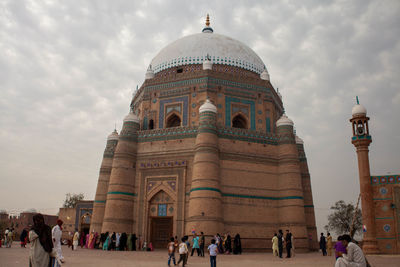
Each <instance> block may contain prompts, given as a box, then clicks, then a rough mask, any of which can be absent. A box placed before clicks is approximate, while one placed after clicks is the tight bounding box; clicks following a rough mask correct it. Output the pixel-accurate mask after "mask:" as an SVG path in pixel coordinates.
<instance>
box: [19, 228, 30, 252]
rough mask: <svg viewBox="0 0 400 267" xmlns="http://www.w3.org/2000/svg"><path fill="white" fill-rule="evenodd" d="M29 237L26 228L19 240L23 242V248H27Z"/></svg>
mask: <svg viewBox="0 0 400 267" xmlns="http://www.w3.org/2000/svg"><path fill="white" fill-rule="evenodd" d="M27 237H28V231H26V229H25V228H24V230H22V233H21V235H20V237H19V239H20V240H21V248H25V247H26V241H27Z"/></svg>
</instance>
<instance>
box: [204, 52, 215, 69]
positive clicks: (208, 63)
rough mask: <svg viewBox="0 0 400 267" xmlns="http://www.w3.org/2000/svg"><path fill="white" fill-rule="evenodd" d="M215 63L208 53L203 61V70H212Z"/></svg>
mask: <svg viewBox="0 0 400 267" xmlns="http://www.w3.org/2000/svg"><path fill="white" fill-rule="evenodd" d="M212 66H213V63H212V62H211V60H210V57H209V55H207V57H206V59H205V60H204V61H203V70H212Z"/></svg>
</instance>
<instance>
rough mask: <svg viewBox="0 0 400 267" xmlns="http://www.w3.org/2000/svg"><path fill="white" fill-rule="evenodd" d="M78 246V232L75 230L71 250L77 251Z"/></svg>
mask: <svg viewBox="0 0 400 267" xmlns="http://www.w3.org/2000/svg"><path fill="white" fill-rule="evenodd" d="M78 245H79V232H78V229H75V233H74V237H73V238H72V250H77V249H78Z"/></svg>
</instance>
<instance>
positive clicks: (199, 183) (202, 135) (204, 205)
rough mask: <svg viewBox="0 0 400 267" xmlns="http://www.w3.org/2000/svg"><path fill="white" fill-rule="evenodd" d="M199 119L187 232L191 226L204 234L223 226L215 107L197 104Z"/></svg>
mask: <svg viewBox="0 0 400 267" xmlns="http://www.w3.org/2000/svg"><path fill="white" fill-rule="evenodd" d="M199 113H200V122H199V128H198V132H197V137H196V144H195V154H194V160H193V174H192V184H191V189H190V198H189V212H188V219H187V220H186V234H191V231H192V230H193V229H194V230H196V231H203V232H204V233H205V234H206V235H214V234H216V233H222V231H223V229H224V223H223V218H222V216H223V213H222V196H221V190H220V175H219V172H220V171H219V148H218V133H217V126H216V122H217V118H216V117H217V108H216V107H215V106H214V105H213V104H212V103H211V102H210V100H208V99H207V100H206V102H205V103H204V104H203V105H201V107H200V108H199Z"/></svg>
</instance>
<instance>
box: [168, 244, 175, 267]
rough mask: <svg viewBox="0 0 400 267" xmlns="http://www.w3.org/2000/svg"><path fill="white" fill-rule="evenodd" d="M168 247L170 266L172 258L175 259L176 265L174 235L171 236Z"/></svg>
mask: <svg viewBox="0 0 400 267" xmlns="http://www.w3.org/2000/svg"><path fill="white" fill-rule="evenodd" d="M167 248H168V266H171V265H170V263H171V259H172V260H173V262H174V265H176V262H175V242H174V238H173V237H171V242H169V243H168V246H167Z"/></svg>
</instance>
